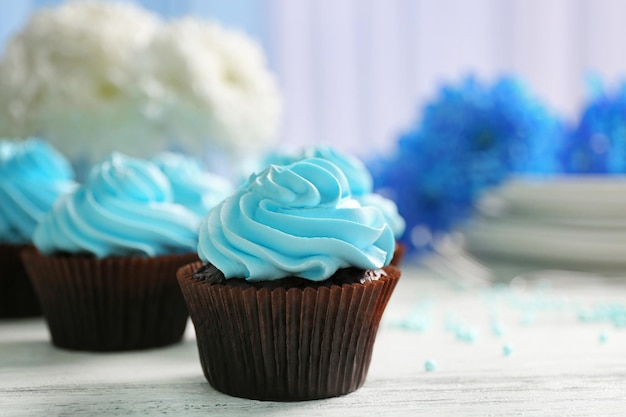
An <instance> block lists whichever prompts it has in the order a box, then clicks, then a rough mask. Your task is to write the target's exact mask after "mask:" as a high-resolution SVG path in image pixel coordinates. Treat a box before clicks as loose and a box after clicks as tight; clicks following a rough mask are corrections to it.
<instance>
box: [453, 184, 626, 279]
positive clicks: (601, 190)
mask: <svg viewBox="0 0 626 417" xmlns="http://www.w3.org/2000/svg"><path fill="white" fill-rule="evenodd" d="M477 209H478V210H477V215H476V216H475V217H474V218H473V219H472V220H471V221H470V222H469V223H468V224H467V227H465V228H464V230H463V232H464V237H465V246H466V250H467V251H468V252H470V253H471V254H473V255H475V256H477V257H478V258H479V259H481V260H490V261H498V262H505V261H508V262H514V263H517V264H523V265H526V266H528V267H531V266H537V265H541V266H543V267H550V268H553V269H568V270H584V271H626V176H624V177H620V176H567V177H565V176H564V177H558V178H551V179H529V178H515V179H513V180H511V181H509V182H508V183H506V184H504V185H503V186H501V187H500V188H498V189H496V190H494V191H493V192H490V193H489V194H488V195H486V196H485V197H484V198H482V199H481V200H480V201H479V203H478V207H477Z"/></svg>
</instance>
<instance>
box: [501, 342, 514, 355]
mask: <svg viewBox="0 0 626 417" xmlns="http://www.w3.org/2000/svg"><path fill="white" fill-rule="evenodd" d="M502 354H503V355H504V356H511V355H512V354H513V346H512V345H510V344H508V343H507V344H506V345H504V346H502Z"/></svg>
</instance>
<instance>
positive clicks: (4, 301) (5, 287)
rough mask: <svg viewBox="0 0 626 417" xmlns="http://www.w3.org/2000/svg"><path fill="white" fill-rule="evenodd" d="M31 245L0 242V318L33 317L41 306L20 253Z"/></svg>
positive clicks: (37, 314) (38, 312) (39, 310)
mask: <svg viewBox="0 0 626 417" xmlns="http://www.w3.org/2000/svg"><path fill="white" fill-rule="evenodd" d="M29 247H32V245H12V244H7V243H2V244H0V319H14V318H22V317H35V316H40V315H41V307H39V300H38V299H37V294H35V289H34V288H33V285H32V284H31V282H30V279H29V278H28V274H27V273H26V269H25V268H24V264H23V263H22V258H21V257H20V253H21V252H22V250H23V249H26V248H29Z"/></svg>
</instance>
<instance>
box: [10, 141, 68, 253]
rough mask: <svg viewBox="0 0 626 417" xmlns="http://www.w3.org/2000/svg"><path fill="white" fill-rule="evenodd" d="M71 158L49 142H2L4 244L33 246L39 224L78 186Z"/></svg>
mask: <svg viewBox="0 0 626 417" xmlns="http://www.w3.org/2000/svg"><path fill="white" fill-rule="evenodd" d="M73 178H74V172H73V170H72V167H71V165H70V164H69V162H68V161H67V159H66V158H65V157H64V156H63V155H62V154H61V153H59V152H58V151H57V150H55V149H54V148H53V147H52V146H50V145H49V144H48V143H47V142H44V141H42V140H39V139H35V138H31V139H26V140H17V139H3V140H0V241H2V242H6V243H11V244H22V243H30V242H31V239H32V235H33V232H34V231H35V227H36V225H37V223H38V222H39V221H40V220H41V219H42V218H43V216H44V215H45V214H46V213H47V212H48V211H49V210H50V208H51V207H52V205H53V204H54V202H55V201H56V200H57V198H59V196H61V195H63V194H66V193H68V192H70V191H72V190H73V189H74V188H75V187H76V186H77V184H76V182H75V181H74V179H73Z"/></svg>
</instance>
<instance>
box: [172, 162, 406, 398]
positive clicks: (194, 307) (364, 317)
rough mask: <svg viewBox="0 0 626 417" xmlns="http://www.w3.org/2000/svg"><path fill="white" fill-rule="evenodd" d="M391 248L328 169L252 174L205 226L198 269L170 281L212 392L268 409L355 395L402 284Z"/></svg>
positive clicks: (367, 210)
mask: <svg viewBox="0 0 626 417" xmlns="http://www.w3.org/2000/svg"><path fill="white" fill-rule="evenodd" d="M394 245H395V239H394V236H393V232H392V230H391V228H390V227H389V225H388V223H387V222H386V221H385V219H384V217H383V215H382V213H381V212H380V210H378V209H377V208H375V207H363V206H361V205H360V204H359V202H358V201H356V200H355V199H353V198H352V197H351V195H350V188H349V186H348V182H347V179H346V177H345V175H344V173H343V172H342V170H340V169H339V168H338V167H337V166H336V165H334V164H333V163H331V162H329V161H326V160H323V159H319V158H310V159H304V160H300V161H298V162H295V163H294V164H291V165H286V166H277V165H270V166H269V167H268V168H266V169H265V170H264V171H262V172H261V173H260V174H258V175H252V176H251V177H250V179H249V180H248V182H247V183H246V184H245V185H244V186H242V187H241V188H240V189H239V190H238V191H237V192H235V193H234V194H233V195H231V196H230V197H227V198H226V199H225V200H224V201H222V202H221V203H220V204H218V205H217V206H216V207H215V208H213V209H212V210H211V211H210V212H209V214H208V215H207V216H206V217H205V218H204V220H203V221H202V223H201V226H200V232H199V242H198V255H199V256H200V258H201V262H195V263H192V264H189V265H186V266H184V267H182V268H181V269H179V271H178V274H177V276H178V281H179V283H180V285H181V288H182V290H183V295H184V296H185V300H186V302H187V306H188V308H189V312H190V315H191V319H192V322H193V324H194V326H195V330H196V337H197V343H198V350H199V354H200V362H201V366H202V369H203V371H204V375H205V377H206V379H207V380H208V382H209V383H210V384H211V385H212V386H213V387H214V388H215V389H217V390H218V391H221V392H223V393H226V394H229V395H232V396H237V397H243V398H250V399H259V400H275V401H301V400H311V399H319V398H328V397H334V396H339V395H344V394H347V393H350V392H352V391H354V390H356V389H358V388H359V387H360V386H361V385H362V384H363V383H364V381H365V378H366V376H367V371H368V368H369V364H370V360H371V356H372V350H373V346H374V340H375V337H376V333H377V330H378V326H379V323H380V320H381V317H382V314H383V312H384V309H385V307H386V305H387V302H388V300H389V298H390V296H391V293H392V291H393V289H394V288H395V285H396V283H397V281H398V279H399V277H400V270H399V269H398V268H397V267H395V266H392V265H390V264H389V263H390V261H391V258H392V256H393V252H394Z"/></svg>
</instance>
